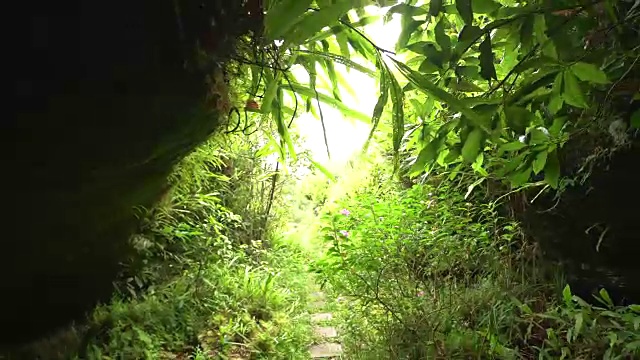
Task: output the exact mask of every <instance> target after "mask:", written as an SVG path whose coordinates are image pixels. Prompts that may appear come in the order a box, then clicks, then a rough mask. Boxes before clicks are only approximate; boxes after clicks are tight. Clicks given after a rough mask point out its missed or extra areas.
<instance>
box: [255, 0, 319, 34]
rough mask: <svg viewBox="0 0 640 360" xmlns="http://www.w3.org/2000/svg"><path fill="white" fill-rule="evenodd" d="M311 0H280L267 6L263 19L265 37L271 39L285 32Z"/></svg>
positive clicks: (295, 21)
mask: <svg viewBox="0 0 640 360" xmlns="http://www.w3.org/2000/svg"><path fill="white" fill-rule="evenodd" d="M312 2H313V1H312V0H282V1H279V2H277V3H276V4H275V5H274V6H272V7H271V8H269V11H268V12H267V14H266V16H265V19H264V27H265V36H266V38H267V39H268V40H269V41H273V40H276V39H279V38H280V37H281V36H282V35H284V34H285V33H287V31H289V29H290V28H291V27H292V26H293V25H294V24H296V23H297V22H298V21H299V20H300V17H301V16H302V15H303V14H304V13H305V12H306V11H307V9H308V8H309V6H311V3H312ZM318 30H320V29H318Z"/></svg>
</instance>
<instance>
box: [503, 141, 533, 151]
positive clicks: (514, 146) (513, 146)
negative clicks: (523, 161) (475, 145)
mask: <svg viewBox="0 0 640 360" xmlns="http://www.w3.org/2000/svg"><path fill="white" fill-rule="evenodd" d="M525 147H527V144H525V143H522V142H520V141H512V142H510V143H506V144H504V145H502V146H500V148H499V149H498V151H499V152H501V153H503V152H509V151H518V150H520V149H523V148H525Z"/></svg>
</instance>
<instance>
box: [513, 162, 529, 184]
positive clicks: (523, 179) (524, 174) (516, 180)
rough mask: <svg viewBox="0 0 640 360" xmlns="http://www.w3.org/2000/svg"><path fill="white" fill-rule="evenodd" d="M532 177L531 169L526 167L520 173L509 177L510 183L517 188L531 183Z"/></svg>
mask: <svg viewBox="0 0 640 360" xmlns="http://www.w3.org/2000/svg"><path fill="white" fill-rule="evenodd" d="M530 176H531V168H530V167H528V166H525V167H524V168H523V169H521V170H520V171H518V172H516V173H514V174H512V175H511V176H509V181H511V186H512V187H514V188H517V187H520V186H522V185H524V184H526V183H527V182H528V181H529V177H530Z"/></svg>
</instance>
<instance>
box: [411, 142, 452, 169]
mask: <svg viewBox="0 0 640 360" xmlns="http://www.w3.org/2000/svg"><path fill="white" fill-rule="evenodd" d="M443 143H444V137H442V136H438V137H436V138H435V139H433V140H431V141H430V142H429V144H427V146H425V147H424V148H422V150H420V153H419V154H418V157H417V158H416V161H415V162H414V164H413V166H412V167H411V173H412V174H419V173H420V172H422V171H424V169H425V168H426V167H427V166H428V165H430V164H431V163H433V162H434V161H435V160H436V157H437V155H438V151H439V150H440V148H441V147H442V144H443Z"/></svg>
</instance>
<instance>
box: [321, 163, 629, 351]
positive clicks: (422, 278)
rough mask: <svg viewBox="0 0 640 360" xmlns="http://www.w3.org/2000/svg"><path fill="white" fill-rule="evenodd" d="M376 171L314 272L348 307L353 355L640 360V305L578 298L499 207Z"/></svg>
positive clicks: (342, 217)
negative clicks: (402, 181)
mask: <svg viewBox="0 0 640 360" xmlns="http://www.w3.org/2000/svg"><path fill="white" fill-rule="evenodd" d="M380 173H384V171H383V172H380V171H378V172H375V171H374V172H373V173H372V174H373V175H374V176H372V177H371V178H370V182H369V183H368V184H367V185H366V186H362V187H360V188H359V189H357V190H356V191H354V192H352V193H351V194H350V195H349V196H344V197H342V198H341V199H339V200H338V201H337V202H336V204H334V206H333V208H334V209H335V208H336V206H337V209H342V210H332V211H327V212H326V213H325V214H324V223H325V227H324V228H323V231H322V236H323V240H324V242H325V244H326V247H327V251H326V255H325V256H324V257H323V258H321V259H319V260H318V261H316V262H314V265H313V268H314V270H315V272H316V273H317V274H318V276H319V277H320V278H321V279H322V281H323V283H324V285H325V286H326V288H327V289H328V291H330V292H331V293H332V294H333V296H334V297H338V298H340V299H341V300H342V301H340V302H338V303H337V310H336V314H337V315H338V317H339V318H340V322H341V324H342V329H341V330H340V332H341V334H342V341H343V343H344V345H345V346H346V349H347V358H349V359H472V358H478V359H491V358H495V359H533V358H538V359H559V358H560V359H600V358H605V359H629V358H636V357H638V356H640V307H639V306H637V305H632V306H629V307H617V306H615V305H614V303H613V302H612V300H611V299H610V298H609V295H608V294H607V292H606V290H604V289H602V290H601V291H600V294H599V296H597V297H596V299H593V301H592V303H595V305H594V304H592V303H588V302H586V301H584V300H583V299H581V298H579V297H577V296H574V295H572V293H571V289H570V288H569V287H568V286H566V287H563V282H562V276H561V274H560V273H559V271H558V270H557V268H556V267H554V266H552V265H551V264H545V263H544V262H542V259H541V257H540V254H539V251H538V250H537V249H536V246H534V245H533V244H530V243H528V241H527V237H526V236H525V235H524V234H523V233H522V231H521V229H520V228H519V224H518V223H517V222H514V221H511V220H509V219H506V218H504V217H502V216H501V215H500V213H499V212H498V210H499V204H496V203H492V202H489V201H488V200H485V199H483V198H482V197H480V196H479V195H473V194H472V196H471V197H469V198H465V196H464V191H461V190H460V189H459V188H458V187H455V186H454V185H453V184H452V183H451V182H450V181H448V180H446V179H444V180H443V179H438V180H431V181H430V182H429V183H427V184H422V185H414V186H412V187H411V188H408V189H407V188H403V187H400V186H398V185H396V184H394V182H393V181H392V179H389V178H380V176H378V175H376V174H380ZM476 193H477V192H476ZM476 193H474V194H476ZM587 300H591V299H587Z"/></svg>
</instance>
